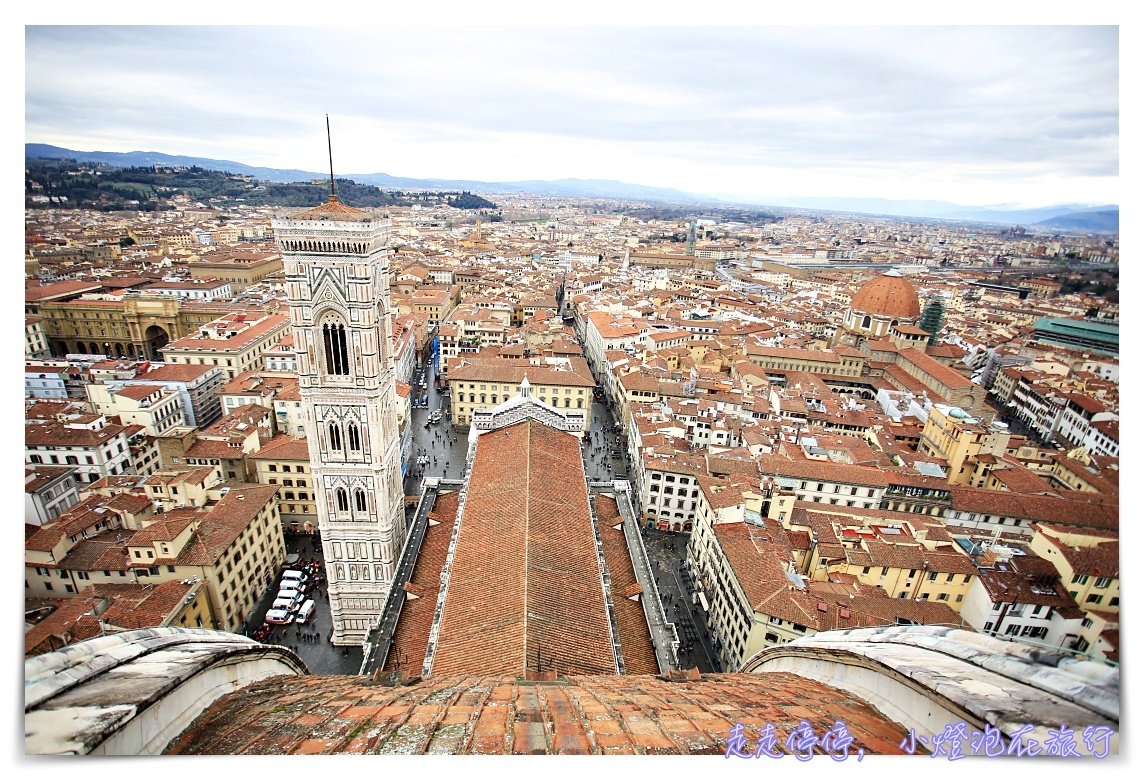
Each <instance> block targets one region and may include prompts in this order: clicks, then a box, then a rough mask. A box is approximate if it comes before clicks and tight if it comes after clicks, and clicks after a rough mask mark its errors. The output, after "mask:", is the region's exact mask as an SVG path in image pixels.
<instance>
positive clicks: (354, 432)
mask: <svg viewBox="0 0 1144 780" xmlns="http://www.w3.org/2000/svg"><path fill="white" fill-rule="evenodd" d="M346 439H347V440H348V441H349V444H350V449H351V450H353V451H354V452H360V451H361V436H360V435H359V434H358V427H357V423H353V422H351V423H349V424H347V425H346Z"/></svg>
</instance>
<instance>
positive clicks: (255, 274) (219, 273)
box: [187, 251, 282, 295]
mask: <svg viewBox="0 0 1144 780" xmlns="http://www.w3.org/2000/svg"><path fill="white" fill-rule="evenodd" d="M187 270H189V271H190V272H191V278H192V279H218V280H222V281H226V282H229V283H230V286H231V289H232V290H233V291H234V294H235V295H238V294H240V293H241V292H242V291H244V290H245V289H246V288H247V287H249V286H250V285H252V284H254V283H256V282H260V281H262V280H263V279H265V278H266V277H268V276H270V275H272V274H275V273H277V272H279V271H281V270H282V255H280V254H279V253H277V252H245V251H244V252H227V253H220V254H217V255H205V256H203V257H200V258H199V259H198V260H195V261H194V262H191V263H188V264H187Z"/></svg>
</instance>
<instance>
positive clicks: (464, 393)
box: [449, 355, 596, 436]
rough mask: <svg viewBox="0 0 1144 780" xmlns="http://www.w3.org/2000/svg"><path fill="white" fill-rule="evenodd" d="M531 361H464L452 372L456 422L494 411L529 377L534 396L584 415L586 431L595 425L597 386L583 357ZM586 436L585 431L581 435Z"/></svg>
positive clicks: (475, 359) (451, 393)
mask: <svg viewBox="0 0 1144 780" xmlns="http://www.w3.org/2000/svg"><path fill="white" fill-rule="evenodd" d="M542 360H543V362H533V361H532V360H529V359H524V360H512V359H504V358H496V357H489V358H483V357H482V356H480V355H477V356H474V357H473V358H471V359H470V358H467V357H466V358H462V362H460V363H459V364H457V363H455V364H454V365H453V367H452V368H451V369H450V373H449V392H450V396H451V399H452V414H453V423H454V424H455V425H468V424H469V423H470V422H471V421H472V417H473V412H474V411H476V410H481V409H492V408H493V407H495V406H497V405H498V404H500V403H502V402H504V401H507V400H508V399H509V398H512V397H513V396H514V395H516V394H517V390H518V389H519V388H520V383H521V382H522V381H523V380H524V379H525V378H527V379H528V382H529V385H530V386H531V387H532V396H533V397H534V398H537V399H538V400H540V401H542V402H544V403H546V404H548V405H549V406H552V407H554V408H556V409H578V410H582V411H583V412H584V417H585V420H584V430H591V426H592V390H593V388H594V387H595V386H596V383H595V380H593V379H592V374H591V372H590V371H589V370H588V364H587V363H585V362H584V360H583V359H582V358H544V359H542ZM580 435H581V436H583V432H581V434H580Z"/></svg>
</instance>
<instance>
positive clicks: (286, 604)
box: [270, 595, 298, 612]
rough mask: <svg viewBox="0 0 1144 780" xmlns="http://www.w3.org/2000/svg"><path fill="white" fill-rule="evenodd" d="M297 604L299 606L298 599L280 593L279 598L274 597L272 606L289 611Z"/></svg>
mask: <svg viewBox="0 0 1144 780" xmlns="http://www.w3.org/2000/svg"><path fill="white" fill-rule="evenodd" d="M296 606H298V600H297V599H295V598H286V597H283V596H282V595H279V596H278V598H276V599H274V603H273V604H272V605H270V608H271V609H272V610H279V609H280V610H283V611H286V612H289V611H290V610H292V609H294V607H296Z"/></svg>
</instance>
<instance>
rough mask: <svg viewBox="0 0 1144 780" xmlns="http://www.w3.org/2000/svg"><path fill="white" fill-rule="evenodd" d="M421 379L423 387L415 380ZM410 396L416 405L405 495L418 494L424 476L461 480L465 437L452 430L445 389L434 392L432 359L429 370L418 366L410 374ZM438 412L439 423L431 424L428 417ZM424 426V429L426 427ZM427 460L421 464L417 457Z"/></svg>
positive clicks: (446, 389)
mask: <svg viewBox="0 0 1144 780" xmlns="http://www.w3.org/2000/svg"><path fill="white" fill-rule="evenodd" d="M418 376H422V377H423V380H422V381H423V382H424V384H425V386H424V387H421V386H420V383H419V382H418V381H417V377H418ZM410 395H411V396H412V397H413V398H414V399H415V400H416V401H417V402H418V405H417V406H415V407H414V408H413V410H412V419H411V420H410V421H409V424H410V425H412V426H413V428H412V431H411V432H412V435H413V449H412V451H411V453H410V456H409V464H408V467H407V468H406V471H405V495H406V496H419V495H421V480H422V479H424V478H425V477H448V478H449V479H461V478H462V477H463V476H464V469H465V454H466V452H467V450H468V447H469V443H468V438H467V437H468V434H467V433H466V432H463V431H459V430H454V429H453V427H452V424H451V416H450V413H449V391H448V388H447V387H442V389H441V390H437V388H436V387H435V383H434V382H433V369H432V360H430V361H429V367H428V368H426V367H425V364H424V363H423V364H421V365H420V366H419V367H418V369H417V371H416V372H415V374H414V385H413V390H412V391H411V393H410ZM424 396H428V398H427V401H426V404H425V405H424V406H422V405H421V404H420V399H421V397H424ZM437 409H440V410H441V421H440V422H439V423H436V424H433V423H431V422H429V416H430V415H431V414H432V413H433V412H434V410H437ZM426 426H428V427H426ZM419 457H424V458H428V461H427V462H425V463H424V464H419V463H418V458H419Z"/></svg>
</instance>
